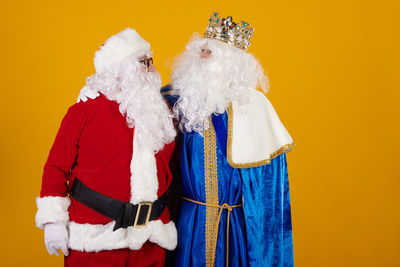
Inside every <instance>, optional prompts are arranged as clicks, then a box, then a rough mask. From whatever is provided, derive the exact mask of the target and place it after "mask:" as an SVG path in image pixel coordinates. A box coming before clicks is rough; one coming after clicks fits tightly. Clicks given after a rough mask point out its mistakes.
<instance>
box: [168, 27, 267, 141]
mask: <svg viewBox="0 0 400 267" xmlns="http://www.w3.org/2000/svg"><path fill="white" fill-rule="evenodd" d="M206 44H207V46H208V49H210V50H211V57H210V58H200V52H201V49H202V48H203V47H204V45H206ZM171 79H172V83H171V85H172V88H173V93H174V94H176V95H179V99H178V101H177V103H176V104H175V106H174V112H175V115H177V116H179V117H180V122H179V127H180V129H181V130H182V131H184V132H191V131H196V132H199V133H202V132H203V129H207V128H208V127H209V125H208V118H209V117H210V116H211V115H212V114H222V113H224V112H225V111H226V109H227V108H228V106H229V103H231V102H232V101H233V100H235V101H238V102H241V103H243V102H247V101H249V97H250V95H251V94H250V93H251V92H250V91H251V90H256V89H257V88H258V87H261V88H262V90H263V91H264V92H267V90H268V79H267V77H266V76H265V75H264V71H263V68H262V67H261V65H260V63H259V62H258V61H257V59H255V57H254V56H253V55H252V54H250V53H247V52H246V51H243V50H241V49H239V48H236V47H234V46H232V45H230V44H226V43H223V42H221V41H218V40H211V39H206V38H201V37H200V36H199V35H198V34H195V35H194V37H193V38H192V40H191V41H190V42H189V43H188V45H187V46H186V50H185V51H184V53H183V54H182V55H181V56H179V57H178V59H177V61H176V63H175V65H174V71H173V73H172V75H171Z"/></svg>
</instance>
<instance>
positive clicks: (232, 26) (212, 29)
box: [204, 12, 254, 50]
mask: <svg viewBox="0 0 400 267" xmlns="http://www.w3.org/2000/svg"><path fill="white" fill-rule="evenodd" d="M218 14H219V13H217V12H214V13H213V14H212V15H211V17H210V20H209V23H208V27H207V29H206V33H205V34H204V37H206V38H209V39H215V40H220V41H222V42H225V43H229V44H231V45H234V46H236V47H237V48H240V49H243V50H247V48H248V47H249V46H250V39H251V37H252V36H253V33H254V28H250V27H249V25H250V24H249V23H247V22H244V21H243V20H242V21H241V24H238V23H235V22H233V21H232V17H231V16H228V17H227V18H221V17H220V16H218Z"/></svg>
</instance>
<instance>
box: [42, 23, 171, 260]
mask: <svg viewBox="0 0 400 267" xmlns="http://www.w3.org/2000/svg"><path fill="white" fill-rule="evenodd" d="M149 56H151V53H150V45H149V44H148V43H147V42H146V41H145V40H143V39H142V38H141V37H140V36H139V35H138V34H137V33H136V31H135V30H132V29H129V28H128V29H126V30H124V31H123V32H121V33H119V34H117V35H114V36H112V37H111V38H110V39H108V40H107V41H106V43H105V44H104V45H103V46H102V47H101V48H100V49H99V51H97V52H96V56H95V59H94V62H95V67H96V71H97V73H96V74H95V75H93V76H92V77H90V78H88V81H87V86H85V87H84V88H83V89H82V94H81V96H80V100H87V99H86V98H85V95H88V96H90V95H92V98H94V99H89V100H87V101H86V102H84V101H79V103H76V104H74V105H73V106H72V107H70V108H69V110H68V112H67V114H66V115H65V117H64V119H63V121H62V123H61V126H60V128H59V131H58V133H57V136H56V139H55V141H54V144H53V146H52V148H51V151H50V153H49V156H48V159H47V162H46V164H45V166H44V172H43V179H42V188H41V192H40V197H39V198H37V206H38V211H37V214H36V224H37V226H38V227H39V228H42V229H45V230H46V227H48V226H50V227H52V226H53V225H58V226H61V229H62V227H64V228H66V229H67V231H68V234H67V235H66V237H65V238H67V240H65V241H66V245H67V247H68V248H69V253H68V252H67V251H64V250H63V251H64V254H66V255H68V254H69V255H68V256H67V257H65V266H79V267H81V266H164V260H165V249H167V250H173V249H175V247H176V245H177V232H176V228H175V225H174V223H173V222H172V221H170V217H169V211H168V208H164V209H160V214H158V215H157V217H155V218H152V215H153V210H155V209H156V208H155V205H156V204H155V203H156V202H157V201H158V200H159V199H161V198H162V196H163V195H165V193H166V190H167V188H168V186H169V184H170V182H171V179H172V174H171V172H170V169H169V166H168V163H169V160H170V157H171V155H172V152H173V150H174V146H175V144H174V141H173V140H174V137H175V130H174V126H173V123H172V114H171V112H170V110H169V109H168V106H167V104H166V103H165V102H164V101H163V99H162V96H161V95H160V93H159V88H160V84H161V80H160V77H159V76H158V74H157V73H154V72H148V70H147V72H146V71H145V70H144V71H143V69H146V67H147V68H152V65H150V63H149V61H148V58H147V57H149ZM141 58H144V60H142V61H140V59H141ZM143 62H144V65H143ZM151 62H152V61H151ZM146 64H147V66H146ZM97 92H99V93H97ZM93 94H94V95H93ZM146 99H147V100H146ZM148 99H152V101H150V100H148ZM78 179H79V183H78ZM77 183H78V185H79V186H80V187H85V188H83V189H86V191H78V189H79V188H78V189H77V188H75V190H76V192H71V188H72V187H73V186H75V187H76V185H77ZM86 187H88V188H89V189H87V188H86ZM83 189H82V190H83ZM93 191H95V192H94V193H93ZM82 192H88V193H91V192H92V193H93V194H94V195H93V196H94V197H98V198H95V199H86V200H85V197H88V196H87V195H85V194H84V193H82ZM79 194H81V195H79ZM103 198H104V199H106V201H110V202H112V203H113V204H116V206H112V207H108V210H107V208H106V210H105V213H104V214H106V215H107V214H112V213H113V212H116V209H119V208H120V207H122V209H121V210H118V212H119V213H120V214H121V215H120V216H119V217H118V218H116V219H115V220H114V219H111V218H110V217H107V216H105V215H104V214H102V213H101V210H102V209H103V208H104V207H101V205H98V206H100V207H98V208H99V210H100V213H99V212H98V211H97V210H96V209H94V208H93V207H88V206H87V205H86V204H87V203H86V202H85V201H88V203H89V202H91V205H94V206H96V203H103V202H101V201H103V200H104V199H103ZM82 201H83V202H82ZM163 201H164V200H163ZM164 202H166V201H164ZM85 203H86V204H85ZM121 203H122V204H121ZM157 203H158V202H157ZM120 205H122V206H120ZM151 205H153V210H151ZM162 205H164V204H162ZM113 207H114V208H113ZM95 208H96V207H95ZM132 209H134V211H132ZM135 211H136V212H135ZM139 214H140V215H141V216H142V217H143V218H144V220H142V219H140V220H142V221H141V222H139V221H137V220H138V218H139ZM135 215H136V220H135ZM150 215H151V216H150ZM132 219H133V220H135V221H134V222H133V221H132ZM116 224H118V225H116ZM49 235H50V233H49ZM54 242H55V241H54ZM54 242H53V243H52V241H50V242H46V246H47V247H48V250H49V252H50V251H51V249H49V247H51V246H52V244H54ZM56 250H57V247H55V251H54V250H53V252H54V253H56V254H58V253H57V251H56Z"/></svg>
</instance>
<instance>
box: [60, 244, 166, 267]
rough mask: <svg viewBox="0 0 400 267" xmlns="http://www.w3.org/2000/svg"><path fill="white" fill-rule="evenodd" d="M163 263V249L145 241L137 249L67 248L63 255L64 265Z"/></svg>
mask: <svg viewBox="0 0 400 267" xmlns="http://www.w3.org/2000/svg"><path fill="white" fill-rule="evenodd" d="M164 264H165V249H163V248H161V247H160V246H158V245H157V244H154V243H151V242H149V241H147V242H146V243H144V244H143V247H142V248H141V249H139V250H130V249H128V248H126V249H115V250H104V251H99V252H80V251H76V250H69V256H67V257H64V266H65V267H133V266H135V267H145V266H154V267H158V266H160V267H162V266H164Z"/></svg>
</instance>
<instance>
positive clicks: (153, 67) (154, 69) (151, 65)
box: [147, 62, 156, 72]
mask: <svg viewBox="0 0 400 267" xmlns="http://www.w3.org/2000/svg"><path fill="white" fill-rule="evenodd" d="M147 71H148V72H155V71H156V67H155V66H154V65H153V63H151V62H150V66H149V68H148V69H147Z"/></svg>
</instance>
